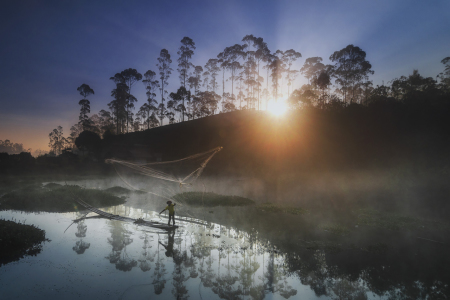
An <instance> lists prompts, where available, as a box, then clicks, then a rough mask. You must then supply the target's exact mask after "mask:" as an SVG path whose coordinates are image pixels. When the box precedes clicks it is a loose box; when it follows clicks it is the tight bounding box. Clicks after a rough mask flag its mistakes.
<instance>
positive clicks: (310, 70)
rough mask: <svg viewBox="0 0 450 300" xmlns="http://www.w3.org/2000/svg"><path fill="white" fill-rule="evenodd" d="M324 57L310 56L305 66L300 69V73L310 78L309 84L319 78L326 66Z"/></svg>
mask: <svg viewBox="0 0 450 300" xmlns="http://www.w3.org/2000/svg"><path fill="white" fill-rule="evenodd" d="M322 60H323V59H322V57H318V56H316V57H308V58H307V59H306V60H305V63H304V64H303V67H302V68H301V69H300V73H302V74H303V76H305V78H306V79H308V84H309V83H310V82H311V81H312V80H313V79H314V78H317V77H318V76H319V74H320V72H322V70H323V69H324V68H325V65H324V64H323V63H322Z"/></svg>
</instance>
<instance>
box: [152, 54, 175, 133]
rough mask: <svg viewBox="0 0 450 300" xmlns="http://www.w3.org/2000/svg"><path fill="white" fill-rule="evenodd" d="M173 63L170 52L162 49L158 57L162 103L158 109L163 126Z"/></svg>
mask: <svg viewBox="0 0 450 300" xmlns="http://www.w3.org/2000/svg"><path fill="white" fill-rule="evenodd" d="M171 63H172V60H171V59H170V54H169V51H167V50H166V49H162V50H161V52H160V53H159V57H158V63H157V64H156V66H157V67H158V69H159V76H160V77H159V79H160V80H161V81H160V82H161V87H160V91H161V103H160V105H159V107H158V110H159V117H160V119H161V126H162V125H163V121H164V116H165V112H166V109H165V106H164V94H166V93H167V91H166V90H165V89H164V88H165V87H166V86H167V85H168V80H169V77H170V74H172V68H171V67H170V64H171Z"/></svg>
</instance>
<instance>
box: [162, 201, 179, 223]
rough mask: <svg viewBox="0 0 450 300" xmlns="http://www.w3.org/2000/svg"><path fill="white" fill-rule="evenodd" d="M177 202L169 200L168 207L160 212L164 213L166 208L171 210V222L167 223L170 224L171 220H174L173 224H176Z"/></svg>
mask: <svg viewBox="0 0 450 300" xmlns="http://www.w3.org/2000/svg"><path fill="white" fill-rule="evenodd" d="M175 205H176V204H175V203H174V204H172V201H170V200H169V201H167V206H166V208H164V209H163V210H162V211H161V212H160V213H159V214H162V213H163V212H164V211H165V210H168V211H169V223H167V225H169V226H170V220H172V223H173V226H175V209H174V206H175Z"/></svg>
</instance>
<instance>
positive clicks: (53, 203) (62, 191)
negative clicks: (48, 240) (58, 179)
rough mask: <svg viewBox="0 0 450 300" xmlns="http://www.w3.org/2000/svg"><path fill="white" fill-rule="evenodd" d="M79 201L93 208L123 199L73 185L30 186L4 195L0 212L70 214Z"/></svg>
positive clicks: (119, 202)
mask: <svg viewBox="0 0 450 300" xmlns="http://www.w3.org/2000/svg"><path fill="white" fill-rule="evenodd" d="M76 199H81V200H83V201H85V202H87V203H89V204H91V205H92V206H94V207H104V206H112V205H120V204H123V203H124V202H125V200H124V199H123V198H119V197H117V196H114V195H112V194H111V193H107V192H105V191H100V190H91V189H82V188H81V187H79V186H75V185H66V186H61V187H57V186H55V185H51V186H50V188H41V187H36V186H31V187H28V188H23V189H20V190H16V191H12V192H9V193H7V194H5V195H4V196H3V197H2V198H1V200H2V202H1V204H0V210H22V211H46V212H71V211H78V210H79V209H80V208H79V207H78V204H77V203H76V202H75V200H76Z"/></svg>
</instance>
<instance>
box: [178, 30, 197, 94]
mask: <svg viewBox="0 0 450 300" xmlns="http://www.w3.org/2000/svg"><path fill="white" fill-rule="evenodd" d="M194 49H195V43H194V41H193V40H192V39H191V38H189V37H187V36H185V37H184V38H183V39H182V40H181V46H180V48H179V49H178V52H177V54H178V55H179V56H180V57H179V58H178V69H177V70H178V72H180V76H179V78H180V82H181V85H182V86H183V87H185V88H186V81H187V80H188V74H189V69H190V68H191V66H192V63H191V62H190V61H189V60H190V59H191V58H192V55H194Z"/></svg>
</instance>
